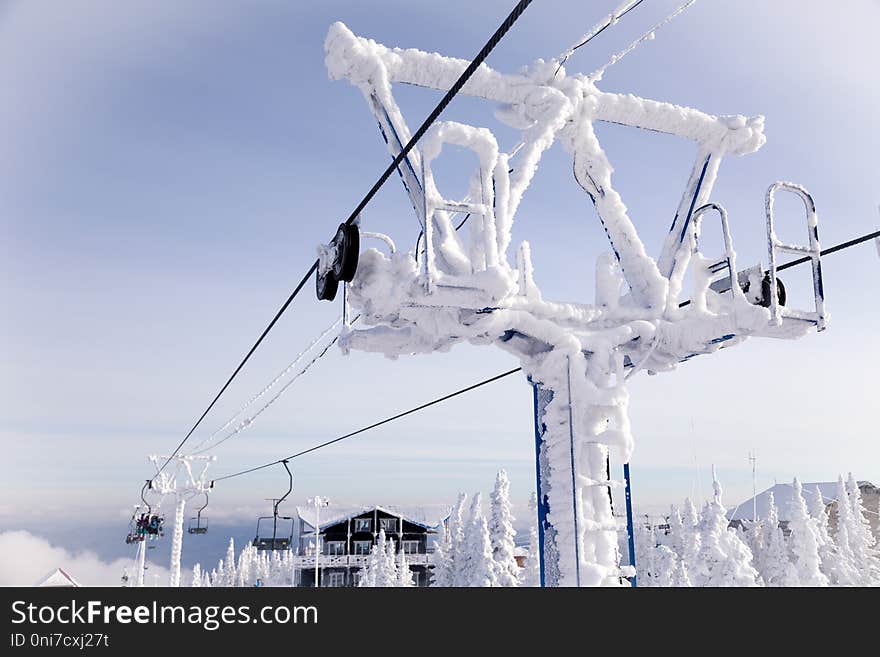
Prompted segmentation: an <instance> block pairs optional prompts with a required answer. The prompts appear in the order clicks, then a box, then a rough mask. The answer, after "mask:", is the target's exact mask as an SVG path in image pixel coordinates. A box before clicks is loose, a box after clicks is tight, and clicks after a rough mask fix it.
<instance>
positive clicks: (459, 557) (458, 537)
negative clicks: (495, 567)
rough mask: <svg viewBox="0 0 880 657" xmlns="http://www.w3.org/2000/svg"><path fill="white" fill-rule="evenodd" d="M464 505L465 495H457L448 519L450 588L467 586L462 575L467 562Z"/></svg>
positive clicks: (465, 502)
mask: <svg viewBox="0 0 880 657" xmlns="http://www.w3.org/2000/svg"><path fill="white" fill-rule="evenodd" d="M466 505H467V495H466V494H465V493H459V495H458V502H457V503H456V504H455V508H454V509H453V510H452V516H450V518H449V534H450V541H451V545H452V557H451V563H452V586H467V585H468V583H467V581H466V579H467V578H466V577H465V575H464V568H465V561H466V560H467V554H466V547H465V537H464V533H465V529H466V527H467V516H466V511H465V506H466Z"/></svg>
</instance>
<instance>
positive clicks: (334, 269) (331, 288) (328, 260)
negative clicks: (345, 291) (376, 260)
mask: <svg viewBox="0 0 880 657" xmlns="http://www.w3.org/2000/svg"><path fill="white" fill-rule="evenodd" d="M359 251H360V233H359V231H358V227H357V224H354V223H352V224H347V223H342V224H339V228H338V229H337V231H336V235H335V236H334V237H333V239H332V240H330V244H321V245H320V246H319V247H318V272H317V275H316V276H315V292H316V293H317V295H318V299H319V300H321V301H333V299H335V298H336V292H337V290H338V289H339V283H340V281H342V282H345V283H350V282H351V281H352V279H354V275H355V273H357V265H358V253H359Z"/></svg>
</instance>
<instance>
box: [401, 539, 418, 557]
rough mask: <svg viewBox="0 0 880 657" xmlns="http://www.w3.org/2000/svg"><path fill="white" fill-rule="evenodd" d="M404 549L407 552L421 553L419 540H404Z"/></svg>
mask: <svg viewBox="0 0 880 657" xmlns="http://www.w3.org/2000/svg"><path fill="white" fill-rule="evenodd" d="M403 551H404V552H405V553H406V554H418V553H419V541H404V542H403Z"/></svg>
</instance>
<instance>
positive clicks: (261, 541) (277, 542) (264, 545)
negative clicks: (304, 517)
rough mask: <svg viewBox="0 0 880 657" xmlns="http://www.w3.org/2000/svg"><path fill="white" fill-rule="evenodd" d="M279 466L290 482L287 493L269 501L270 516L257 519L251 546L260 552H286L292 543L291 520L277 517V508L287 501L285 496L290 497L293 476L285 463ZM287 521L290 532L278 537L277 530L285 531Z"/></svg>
mask: <svg viewBox="0 0 880 657" xmlns="http://www.w3.org/2000/svg"><path fill="white" fill-rule="evenodd" d="M281 464H282V465H283V466H284V469H285V470H287V477H288V479H289V481H290V485H289V486H288V488H287V492H286V493H284V495H282V496H281V497H280V498H278V499H274V498H272V499H270V500H269V501H270V502H272V515H271V516H261V517H259V518H257V531H256V534H255V536H254V540H253V543H252V544H253V546H254V547H255V548H257V550H259V551H261V552H262V551H265V550H287V549H288V548H290V545H291V543H292V542H293V518H292V517H290V516H279V515H278V506H279V505H280V504H281V503H282V502H283V501H284V500H285V499H287V496H288V495H290V492H291V491H292V490H293V475H292V474H291V472H290V468H288V467H287V461H282V462H281ZM270 520H271V521H272V523H271V524H272V532H271V534H270V533H269V527H268V525H269V521H270ZM279 520H281V521H282V523H281V525H282V526H281V527H279V522H278V521H279ZM287 521H290V530H289V531H283V532H282V534H283V535H281V536H279V530H286V529H287Z"/></svg>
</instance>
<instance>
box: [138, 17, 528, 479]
mask: <svg viewBox="0 0 880 657" xmlns="http://www.w3.org/2000/svg"><path fill="white" fill-rule="evenodd" d="M530 4H532V0H519V2H517V3H516V5H515V6H514V8H513V10H512V11H511V12H510V14H508V16H507V18H505V19H504V21H503V22H502V23H501V25H500V26H499V27H498V29H497V30H495V33H494V34H493V35H492V36H491V37H490V38H489V40H488V41H487V42H486V44H485V45H484V46H483V47H482V49H481V50H480V52H478V53H477V55H476V57H474V59H473V60H472V61H471V63H470V64H468V66H467V68H465V70H464V71H463V72H462V74H461V76H459V78H458V79H457V80H456V81H455V83H454V84H453V85H452V86H451V87H450V88H449V90H448V91H447V92H446V93H445V94H444V96H443V98H442V99H441V100H440V102H439V103H437V106H436V107H435V108H434V109H433V111H432V112H431V113H430V114H429V115H428V117H427V118H426V119H425V120H424V122H423V123H422V125H421V126H419V129H418V130H416V132H415V134H413V136H412V137H411V138H410V140H409V141H408V142H407V143H406V145H405V146H404V147H403V149H402V150H401V151H400V153H398V155H397V157H395V158H394V159H393V160H392V162H391V164H390V165H388V168H386V169H385V171H384V172H383V173H382V175H381V176H379V179H378V180H377V181H376V182H375V183H374V184H373V186H372V187H371V188H370V190H369V191H368V192H367V194H366V195H365V196H364V197H363V199H361V201H360V202H359V203H358V204H357V206H356V207H355V209H354V210H353V211H352V213H351V214H350V215H349V217H348V219H346V221H345V223H346V225H349V226H350V225H352V224H354V223H355V221H356V220H357V218H358V217H359V216H360V213H361V211H362V210H363V209H364V208H365V207H366V206H367V204H368V203H370V201H372V199H373V197H374V196H375V195H376V193H377V192H378V191H379V189H381V188H382V186H383V185H384V184H385V182H387V180H388V178H390V177H391V174H393V173H394V172H395V171H397V169H398V167H399V166H400V164H401V163H402V162H403V160H404V158H406V156H407V155H408V154H409V152H410V151H411V150H412V149H413V147H415V145H416V143H418V141H419V140H420V139H421V138H422V137H423V136H424V134H425V133H426V132H427V131H428V129H429V128H430V127H431V126H432V125H433V124H434V122H435V121H436V120H437V118H438V117H439V116H440V114H441V113H442V112H443V110H445V109H446V107H447V105H449V103H450V102H452V99H453V98H454V97H455V96H456V95H458V92H459V91H461V88H462V87H463V86H464V85H465V83H466V82H467V81H468V80H469V79H470V77H471V76H472V75H473V74H474V72H475V71H476V70H477V69H478V68H479V67H480V65H481V64H482V63H483V62H484V61H485V60H486V58H487V57H488V56H489V54H490V53H491V52H492V51H493V50H494V49H495V46H497V45H498V43H499V42H500V41H501V39H503V38H504V36H505V35H506V34H507V33H508V32H509V31H510V28H512V27H513V25H514V23H516V21H517V20H518V19H519V17H520V16H521V15H522V14H523V12H524V11H525V10H526V9H527V8H528V6H529V5H530ZM318 265H319V260H317V259H316V260H315V261H314V262H313V263H312V265H311V267H309V269H308V270H307V271H306V273H305V276H303V278H302V280H300V282H299V283H298V284H297V286H296V287H295V288H294V290H293V292H291V293H290V296H288V297H287V300H286V301H285V302H284V304H283V305H282V306H281V308H279V309H278V312H276V313H275V316H274V317H273V318H272V321H270V322H269V324H268V326H266V328H265V329H264V330H263V332H262V333H261V334H260V337H259V338H257V341H256V342H255V343H254V344H253V346H252V347H251V348H250V350H249V351H248V352H247V354H246V355H245V357H244V358H243V359H242V361H241V362H240V363H239V364H238V367H236V368H235V370H234V371H233V372H232V374H231V375H230V377H229V378H228V379H227V381H226V383H224V384H223V387H222V388H220V391H219V392H218V393H217V394H216V396H215V397H214V399H213V400H212V401H211V403H210V404H208V407H207V408H206V409H205V410H204V412H203V413H202V414H201V415H200V416H199V419H198V420H196V422H195V424H194V425H193V426H192V428H191V429H190V430H189V431H188V432H187V434H186V435H185V436H184V437H183V439H182V440H181V441H180V443H179V444H178V445H177V447H175V448H174V450H173V451H172V452H171V454H170V455H169V456H168V458H167V459H166V460H165V462H164V463H163V464H162V466H161V467H160V468H159V470H158V472H157V473H156V475H154V478H155V476H157V475H158V474H159V473H161V472H162V471H163V470H165V468H166V467H167V466H168V464H169V463H170V462H171V460H172V459H173V458H174V457H175V456H177V454H178V453H179V452H180V450H181V449H183V446H184V445H185V444H186V441H187V440H189V438H190V437H191V436H192V435H193V433H194V432H195V430H196V429H197V428H198V427H199V425H200V424H201V423H202V420H204V419H205V416H207V415H208V413H209V412H210V411H211V409H212V408H214V405H215V404H216V403H217V401H218V400H219V399H220V397H221V396H222V395H223V393H224V392H226V389H227V388H228V387H229V386H230V384H231V383H232V381H233V380H234V379H235V377H236V376H238V373H239V372H240V371H241V369H242V368H243V367H244V366H245V363H247V362H248V360H250V357H251V356H252V355H253V353H254V352H255V351H256V350H257V348H258V347H259V346H260V344H261V343H262V342H263V340H264V339H265V338H266V336H267V335H268V334H269V332H270V331H271V330H272V329H273V328H274V326H275V324H277V323H278V320H279V319H281V316H282V315H283V314H284V313H285V311H286V310H287V309H288V307H289V306H290V304H291V303H292V302H293V300H294V299H295V298H296V296H297V295H298V294H299V292H300V290H302V288H303V287H304V286H305V284H306V283H307V282H308V280H309V279H310V278H311V276H312V274H314V273H315V272H316V271H317V270H318ZM151 481H152V480H151Z"/></svg>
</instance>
